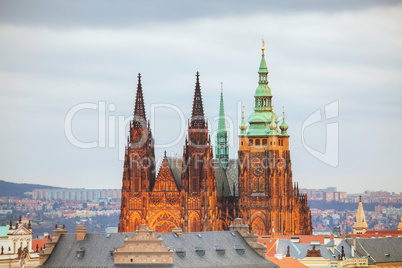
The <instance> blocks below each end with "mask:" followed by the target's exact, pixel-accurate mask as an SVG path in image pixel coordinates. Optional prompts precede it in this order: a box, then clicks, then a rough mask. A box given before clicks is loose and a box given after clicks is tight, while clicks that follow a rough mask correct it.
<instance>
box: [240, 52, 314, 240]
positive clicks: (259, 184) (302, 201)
mask: <svg viewBox="0 0 402 268" xmlns="http://www.w3.org/2000/svg"><path fill="white" fill-rule="evenodd" d="M264 50H265V48H264V46H263V48H262V56H261V62H260V67H259V70H258V76H259V80H258V87H257V89H256V91H255V94H254V99H255V105H254V112H253V113H252V114H251V115H250V117H249V119H248V123H249V127H247V125H246V123H245V122H244V113H243V115H242V122H241V124H240V127H239V128H240V135H239V198H240V200H239V204H240V217H242V218H243V219H245V220H246V221H247V223H248V224H249V226H250V228H251V229H252V231H253V232H254V231H256V232H257V233H259V234H274V233H275V234H290V235H291V234H311V217H310V212H309V208H308V206H307V196H305V195H301V194H300V193H299V192H298V190H296V189H294V188H293V182H292V170H291V161H290V152H289V135H288V134H287V129H288V126H287V124H286V122H285V115H284V114H283V119H282V124H281V125H280V130H281V131H279V129H278V123H279V119H278V116H277V115H276V114H275V113H274V110H273V105H272V94H271V89H270V88H269V87H268V68H267V65H266V61H265V53H264ZM247 128H248V130H247Z"/></svg>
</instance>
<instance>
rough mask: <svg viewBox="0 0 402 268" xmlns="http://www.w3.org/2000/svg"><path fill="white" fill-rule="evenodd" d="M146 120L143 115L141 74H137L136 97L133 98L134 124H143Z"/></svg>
mask: <svg viewBox="0 0 402 268" xmlns="http://www.w3.org/2000/svg"><path fill="white" fill-rule="evenodd" d="M146 120H147V117H146V114H145V106H144V97H143V94H142V85H141V74H140V73H139V74H138V85H137V96H136V98H135V108H134V122H145V121H146Z"/></svg>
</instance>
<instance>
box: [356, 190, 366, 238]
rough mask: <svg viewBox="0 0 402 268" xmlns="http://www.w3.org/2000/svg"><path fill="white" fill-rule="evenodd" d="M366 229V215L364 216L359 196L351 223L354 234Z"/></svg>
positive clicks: (362, 232) (361, 232)
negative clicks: (354, 216)
mask: <svg viewBox="0 0 402 268" xmlns="http://www.w3.org/2000/svg"><path fill="white" fill-rule="evenodd" d="M367 230H368V225H367V222H366V217H365V216H364V209H363V203H362V197H361V196H360V197H359V206H358V208H357V212H356V220H355V224H354V225H353V233H354V234H364V233H365V232H366V231H367Z"/></svg>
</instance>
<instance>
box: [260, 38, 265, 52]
mask: <svg viewBox="0 0 402 268" xmlns="http://www.w3.org/2000/svg"><path fill="white" fill-rule="evenodd" d="M261 50H262V52H264V50H265V41H264V38H263V39H262V48H261Z"/></svg>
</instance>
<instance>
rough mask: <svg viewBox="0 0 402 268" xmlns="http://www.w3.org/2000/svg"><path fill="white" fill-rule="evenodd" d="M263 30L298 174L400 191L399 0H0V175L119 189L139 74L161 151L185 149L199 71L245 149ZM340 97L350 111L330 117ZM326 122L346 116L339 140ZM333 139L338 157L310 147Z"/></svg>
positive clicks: (347, 187) (358, 188)
mask: <svg viewBox="0 0 402 268" xmlns="http://www.w3.org/2000/svg"><path fill="white" fill-rule="evenodd" d="M262 37H263V38H264V39H265V42H266V60H267V65H268V70H269V77H268V80H269V86H270V88H271V91H272V94H273V96H274V97H273V104H274V109H275V112H276V113H277V114H278V115H281V112H282V106H284V107H285V111H286V116H287V123H288V125H289V130H288V133H289V134H290V135H291V137H290V147H291V157H292V169H293V180H294V181H298V182H299V186H300V187H301V188H326V187H329V186H336V187H338V190H341V191H348V192H350V193H357V192H363V191H365V190H388V191H395V192H402V183H401V174H402V172H401V168H400V164H401V160H402V142H401V140H400V133H401V132H402V117H401V116H402V106H401V101H402V88H401V87H402V53H401V51H402V4H401V3H398V2H397V1H349V0H348V1H319V0H317V1H293V2H286V3H284V2H283V1H282V2H278V1H272V2H271V1H251V2H250V1H197V2H195V1H99V0H98V1H16V0H14V1H0V123H1V131H0V140H1V143H0V144H1V150H0V179H3V180H6V181H12V182H28V183H39V184H48V185H56V186H63V187H85V188H120V187H121V178H122V170H123V162H122V161H121V160H120V157H119V147H120V148H123V146H124V145H125V139H126V135H127V132H125V131H124V130H122V129H121V128H120V129H119V127H118V125H119V120H120V121H123V120H125V119H127V118H129V117H130V116H132V113H133V108H134V101H135V90H136V84H137V74H138V73H139V72H141V74H142V77H143V79H142V81H143V90H144V98H145V104H146V113H147V117H148V118H152V122H151V123H152V128H153V129H152V130H153V133H154V137H155V139H156V144H157V145H158V149H157V150H156V156H157V158H159V157H161V156H162V155H163V151H164V150H166V151H167V153H168V154H169V155H176V154H177V155H178V156H179V157H181V156H182V151H183V143H184V138H185V137H184V136H183V135H181V133H182V130H183V127H185V126H183V125H182V124H181V120H182V116H183V115H184V117H185V120H184V121H185V122H186V120H187V119H188V117H189V116H190V113H191V106H192V99H193V92H194V83H195V73H196V72H197V71H199V72H200V75H201V76H200V81H201V90H202V94H203V100H204V109H205V112H206V116H207V117H208V119H209V120H210V123H211V124H210V130H211V138H212V140H213V142H214V143H215V135H214V133H215V132H216V128H217V121H216V116H217V115H218V112H219V94H220V82H221V81H223V93H224V100H225V112H226V115H227V116H228V117H229V120H228V126H229V127H230V129H229V135H230V140H231V147H230V156H231V158H234V157H236V155H237V148H238V145H237V143H238V140H237V135H238V128H237V126H238V124H239V116H240V114H241V111H240V109H239V107H241V106H243V105H244V106H245V114H246V117H248V116H249V115H250V114H251V112H252V108H253V103H254V97H253V96H254V92H255V89H256V87H257V85H258V74H257V71H258V66H259V62H260V58H261V38H262ZM333 102H336V103H338V105H339V106H338V108H339V109H338V112H339V116H338V117H335V118H331V119H328V120H325V113H324V111H325V110H324V107H325V106H326V105H328V104H330V103H333ZM151 105H152V107H153V109H154V113H152V114H151ZM80 107H81V108H83V107H86V108H88V109H85V110H79V108H80ZM103 107H106V108H105V109H104V108H103ZM104 110H105V113H106V117H105V118H106V119H105V120H103V119H102V114H105V113H104V112H103V111H104ZM317 110H320V111H321V112H322V118H323V120H322V121H320V122H317V123H315V124H312V125H309V126H307V127H306V128H304V144H303V142H302V133H303V128H302V126H303V122H306V120H308V118H309V116H310V115H312V114H314V113H315V112H316V111H317ZM74 111H76V113H75V114H74V116H73V117H72V123H71V126H72V127H71V128H72V134H73V136H74V139H75V140H77V141H79V142H85V143H86V145H88V147H90V146H92V144H89V143H90V142H97V146H96V147H95V148H88V149H84V148H80V146H77V143H74V142H72V141H71V137H70V136H68V133H69V129H66V127H65V125H66V124H65V121H66V119H67V121H68V119H69V118H70V117H69V115H72V113H73V112H74ZM69 112H70V114H69ZM99 118H100V119H99ZM119 118H120V119H119ZM99 122H102V123H101V124H100V126H99ZM103 122H104V123H103ZM232 123H233V124H232ZM328 123H331V124H332V125H331V126H339V137H338V138H337V140H336V141H339V142H336V141H335V142H334V141H333V137H334V136H336V134H337V133H338V132H336V133H335V134H334V133H330V135H327V124H328ZM103 124H105V128H103ZM67 125H69V124H67ZM113 126H115V127H113ZM332 130H333V129H331V131H332ZM66 133H67V134H66ZM99 133H100V134H101V135H99ZM66 135H67V136H66ZM327 136H330V137H331V139H332V140H331V141H328V140H327V138H326V137H327ZM119 137H120V138H119ZM102 139H104V146H103V144H102V143H103V140H102ZM177 140H178V141H177ZM326 142H327V143H329V144H331V146H332V147H333V144H335V145H336V144H338V145H336V146H335V147H336V148H335V149H336V150H335V149H334V148H332V147H331V146H330V147H331V148H329V150H330V151H331V154H332V153H334V152H335V154H336V153H337V152H339V157H336V159H339V162H338V163H337V164H335V165H334V164H332V166H331V165H329V164H327V163H324V162H323V159H319V158H320V157H317V156H314V155H312V154H311V153H310V152H311V151H312V150H315V151H319V152H321V153H324V152H325V150H326ZM119 145H120V146H119ZM81 147H82V146H81ZM338 149H339V150H338ZM309 151H310V152H309Z"/></svg>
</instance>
